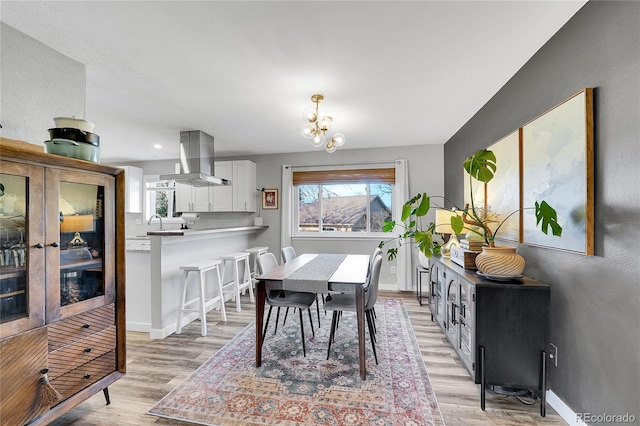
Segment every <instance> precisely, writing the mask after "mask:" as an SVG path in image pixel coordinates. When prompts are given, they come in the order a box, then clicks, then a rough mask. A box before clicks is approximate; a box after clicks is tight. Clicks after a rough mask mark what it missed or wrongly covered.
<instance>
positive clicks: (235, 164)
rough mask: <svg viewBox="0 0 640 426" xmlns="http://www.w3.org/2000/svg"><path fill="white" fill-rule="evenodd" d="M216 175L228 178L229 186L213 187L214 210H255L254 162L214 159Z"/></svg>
mask: <svg viewBox="0 0 640 426" xmlns="http://www.w3.org/2000/svg"><path fill="white" fill-rule="evenodd" d="M215 173H216V176H218V177H221V178H225V179H230V180H231V186H216V187H213V191H212V194H213V209H212V210H211V211H216V212H255V211H256V163H254V162H253V161H249V160H237V161H216V163H215Z"/></svg>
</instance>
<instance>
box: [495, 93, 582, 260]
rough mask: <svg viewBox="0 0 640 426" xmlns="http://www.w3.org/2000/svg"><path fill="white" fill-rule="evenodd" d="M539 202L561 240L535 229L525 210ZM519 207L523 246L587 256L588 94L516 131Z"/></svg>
mask: <svg viewBox="0 0 640 426" xmlns="http://www.w3.org/2000/svg"><path fill="white" fill-rule="evenodd" d="M498 169H500V166H499V167H498ZM542 200H545V201H546V202H547V203H549V204H550V205H551V206H552V207H553V208H555V210H556V211H557V213H558V223H559V224H560V225H561V226H562V237H561V238H558V237H555V236H553V235H551V234H550V235H546V234H544V233H542V232H540V230H539V228H538V227H536V219H535V210H533V209H530V208H529V207H533V206H535V202H536V201H538V202H540V201H542ZM522 206H523V208H524V210H523V215H522V216H523V222H522V227H523V230H522V237H523V242H524V243H525V244H530V245H538V246H544V247H552V248H557V249H562V250H568V251H572V252H578V253H582V254H587V255H593V253H594V242H593V240H594V230H593V227H594V226H593V221H594V218H593V89H591V88H587V89H584V90H582V91H580V92H578V93H576V94H575V95H573V96H571V97H570V98H569V99H567V100H565V101H564V102H562V103H561V104H559V105H557V106H555V107H554V108H552V109H550V110H549V111H547V112H546V113H544V114H542V115H541V116H539V117H538V118H536V119H534V120H533V121H531V122H529V123H528V124H526V125H525V126H524V127H523V128H522Z"/></svg>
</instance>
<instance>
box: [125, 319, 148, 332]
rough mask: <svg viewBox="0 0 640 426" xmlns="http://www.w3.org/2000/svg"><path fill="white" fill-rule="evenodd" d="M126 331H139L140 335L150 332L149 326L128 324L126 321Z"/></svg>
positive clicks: (140, 323) (138, 323) (139, 323)
mask: <svg viewBox="0 0 640 426" xmlns="http://www.w3.org/2000/svg"><path fill="white" fill-rule="evenodd" d="M126 330H127V331H139V332H142V333H148V332H149V330H151V324H149V323H143V322H129V321H127V328H126Z"/></svg>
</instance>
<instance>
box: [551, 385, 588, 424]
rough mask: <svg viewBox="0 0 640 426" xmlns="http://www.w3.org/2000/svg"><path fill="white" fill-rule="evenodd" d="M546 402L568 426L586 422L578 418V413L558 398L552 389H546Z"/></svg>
mask: <svg viewBox="0 0 640 426" xmlns="http://www.w3.org/2000/svg"><path fill="white" fill-rule="evenodd" d="M547 404H549V406H551V408H553V409H554V410H556V412H557V413H558V414H559V415H560V417H562V419H563V420H564V421H565V422H567V423H568V424H569V425H570V426H579V425H584V424H586V423H585V422H583V421H582V420H580V419H578V415H577V414H576V413H575V412H574V411H573V410H572V409H571V407H569V406H568V405H567V404H565V402H564V401H563V400H561V399H560V398H558V395H556V394H555V393H554V392H553V391H552V390H548V391H547Z"/></svg>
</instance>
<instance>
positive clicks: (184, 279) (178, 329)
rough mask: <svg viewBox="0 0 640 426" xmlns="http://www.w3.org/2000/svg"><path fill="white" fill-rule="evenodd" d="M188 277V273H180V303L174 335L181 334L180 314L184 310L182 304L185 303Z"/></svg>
mask: <svg viewBox="0 0 640 426" xmlns="http://www.w3.org/2000/svg"><path fill="white" fill-rule="evenodd" d="M188 277H189V271H186V270H185V271H182V301H181V302H180V311H179V312H178V320H177V323H176V334H180V333H181V332H182V314H183V309H184V303H185V302H186V301H187V278H188Z"/></svg>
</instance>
